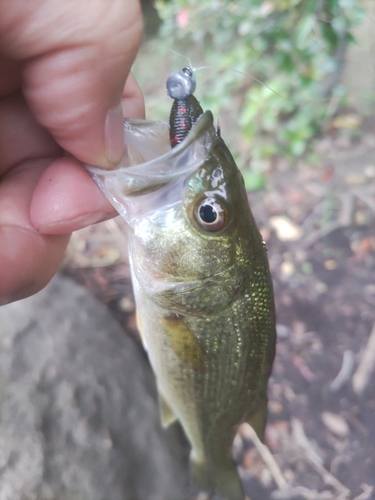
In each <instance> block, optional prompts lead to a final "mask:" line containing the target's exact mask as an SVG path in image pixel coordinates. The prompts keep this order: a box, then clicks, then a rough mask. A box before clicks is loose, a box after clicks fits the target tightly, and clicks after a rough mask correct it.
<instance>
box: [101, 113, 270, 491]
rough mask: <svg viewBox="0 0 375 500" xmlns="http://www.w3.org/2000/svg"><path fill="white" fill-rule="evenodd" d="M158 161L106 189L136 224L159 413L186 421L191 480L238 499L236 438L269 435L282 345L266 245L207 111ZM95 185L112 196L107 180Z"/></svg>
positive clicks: (136, 270) (140, 313)
mask: <svg viewBox="0 0 375 500" xmlns="http://www.w3.org/2000/svg"><path fill="white" fill-rule="evenodd" d="M155 161H156V164H159V169H161V170H160V171H162V174H160V175H159V176H158V175H157V168H158V167H157V166H155V165H156V164H155ZM155 161H154V162H152V161H151V162H150V164H152V165H151V167H150V168H151V170H152V173H151V171H150V172H149V175H146V170H145V168H146V167H145V165H146V164H144V166H143V167H142V168H143V170H142V172H141V174H140V175H138V177H137V175H135V174H132V173H131V172H130V171H131V170H132V169H133V172H136V170H134V169H137V168H138V167H130V168H129V169H128V172H130V174H127V175H128V177H129V178H127V179H125V180H124V179H123V180H121V182H118V184H120V185H121V189H120V191H119V192H118V193H117V195H116V196H114V195H113V191H111V193H110V194H111V196H112V201H113V199H114V198H115V206H116V207H117V208H119V207H118V205H119V204H121V205H122V211H123V215H124V217H125V219H126V220H127V221H128V224H129V229H130V234H129V245H130V256H131V259H130V263H131V269H132V278H133V286H134V293H135V299H136V304H137V317H138V324H139V328H140V331H141V334H142V338H143V342H144V345H145V347H146V349H147V351H148V355H149V359H150V362H151V365H152V368H153V370H154V373H155V375H156V380H157V386H158V390H159V393H160V400H161V411H162V420H163V423H164V424H165V425H168V424H169V423H171V422H172V421H173V420H174V419H175V418H177V419H179V421H180V422H181V424H182V426H183V428H184V431H185V433H186V435H187V437H188V439H189V441H190V443H191V447H192V451H191V472H192V476H193V479H194V480H195V481H196V482H197V483H198V484H199V485H201V486H202V487H204V488H208V489H212V490H215V491H217V492H218V493H219V494H221V495H222V496H223V497H224V498H226V499H227V500H242V499H243V493H242V489H241V484H240V480H239V476H238V473H237V469H236V466H235V464H234V462H233V459H232V454H231V450H232V444H233V439H234V436H235V433H236V429H237V427H238V426H239V424H241V423H242V422H249V423H250V424H251V425H252V426H253V427H254V429H255V430H256V432H257V433H258V435H259V436H260V438H261V439H262V438H263V432H264V427H265V423H266V416H267V381H268V378H269V375H270V372H271V368H272V362H273V358H274V350H275V312H274V302H273V291H272V282H271V277H270V273H269V266H268V260H267V256H266V251H265V247H264V243H263V241H262V238H261V235H260V233H259V230H258V228H257V226H256V223H255V221H254V218H253V215H252V213H251V210H250V208H249V204H248V200H247V194H246V191H245V187H244V183H243V178H242V175H241V173H240V171H239V170H238V168H237V166H236V165H235V162H234V160H233V158H232V156H231V154H230V152H229V150H228V149H227V147H226V145H225V143H224V141H223V140H222V139H221V138H220V137H219V136H217V135H216V133H215V130H214V126H213V119H212V115H211V113H210V112H206V113H204V114H203V115H202V116H201V117H200V118H199V119H198V121H197V123H196V124H195V125H194V126H193V128H192V130H191V132H190V133H189V136H188V138H187V139H185V140H184V141H183V142H182V143H181V144H180V145H178V146H177V147H176V148H175V149H174V150H173V151H170V152H169V153H166V154H165V155H164V156H162V157H161V158H159V159H156V160H155ZM168 162H169V164H170V165H171V168H170V169H168V168H167V167H166V164H168ZM160 165H162V167H160ZM122 170H123V171H125V170H126V169H122ZM129 179H131V180H129ZM97 180H98V179H97ZM99 185H101V187H102V189H103V190H104V192H107V195H108V192H109V191H108V183H107V187H106V185H105V182H104V183H103V181H99ZM121 197H122V198H121ZM120 198H121V200H120ZM116 203H117V205H116ZM124 207H125V208H124Z"/></svg>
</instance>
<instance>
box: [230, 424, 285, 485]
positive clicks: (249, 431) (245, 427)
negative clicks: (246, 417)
mask: <svg viewBox="0 0 375 500" xmlns="http://www.w3.org/2000/svg"><path fill="white" fill-rule="evenodd" d="M239 432H240V434H241V436H242V437H243V438H245V439H250V440H251V441H252V442H253V443H254V446H255V448H256V449H257V451H258V452H259V455H260V456H261V457H262V459H263V461H264V463H265V464H266V465H267V467H268V468H269V470H270V472H271V475H272V477H273V479H274V481H275V483H276V484H277V486H278V488H279V489H282V488H285V487H286V486H287V484H288V483H287V481H286V479H285V477H284V476H283V473H282V472H281V469H280V467H279V466H278V464H277V462H276V460H275V459H274V458H273V456H272V454H271V452H270V450H269V449H268V447H267V446H266V445H265V444H263V443H262V442H261V440H260V439H259V438H258V436H257V434H256V432H255V431H254V429H253V428H252V427H251V426H250V425H249V424H247V423H243V424H242V425H241V427H240V429H239Z"/></svg>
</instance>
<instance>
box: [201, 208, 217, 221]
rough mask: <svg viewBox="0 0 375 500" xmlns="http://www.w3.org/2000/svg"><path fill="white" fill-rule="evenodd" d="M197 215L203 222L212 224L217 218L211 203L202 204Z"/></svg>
mask: <svg viewBox="0 0 375 500" xmlns="http://www.w3.org/2000/svg"><path fill="white" fill-rule="evenodd" d="M199 217H200V218H201V219H202V221H203V222H206V223H207V224H212V222H215V221H216V219H217V212H216V210H215V209H214V207H213V206H212V205H202V206H201V207H200V209H199Z"/></svg>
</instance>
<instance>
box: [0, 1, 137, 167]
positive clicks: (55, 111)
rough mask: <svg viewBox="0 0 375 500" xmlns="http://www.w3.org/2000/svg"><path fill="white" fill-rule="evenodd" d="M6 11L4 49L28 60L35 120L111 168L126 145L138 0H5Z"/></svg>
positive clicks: (76, 151) (1, 23)
mask: <svg viewBox="0 0 375 500" xmlns="http://www.w3.org/2000/svg"><path fill="white" fill-rule="evenodd" d="M21 4H22V5H21ZM0 11H1V13H2V15H1V16H0V18H1V19H0V32H1V33H2V35H0V44H1V46H2V49H1V50H2V51H3V52H4V53H5V54H6V56H8V57H11V58H13V59H16V60H21V61H23V62H24V70H23V93H24V95H25V98H26V100H27V102H28V105H29V106H30V108H31V110H32V112H33V114H34V116H35V118H36V120H37V121H38V122H39V123H40V124H41V125H43V126H44V127H45V128H47V129H48V130H49V131H50V133H51V134H52V135H53V137H54V139H55V140H56V141H57V143H58V144H59V145H60V146H62V147H63V148H64V149H65V150H67V151H68V152H69V153H71V154H73V155H74V156H75V157H76V158H78V159H79V160H81V161H82V162H85V163H90V164H93V165H97V166H100V167H103V168H111V167H112V166H113V165H114V164H115V163H117V162H118V161H119V160H120V158H121V156H122V153H123V148H124V137H123V116H122V110H121V97H122V94H123V88H124V84H125V81H126V79H127V77H128V75H129V71H130V68H131V65H132V63H133V60H134V58H135V55H136V52H137V49H138V46H139V43H140V38H141V32H142V19H141V11H140V7H139V3H138V1H136V0H106V1H105V2H103V0H80V1H79V2H77V1H75V0H65V1H64V2H50V1H49V0H29V1H28V2H24V1H21V0H13V1H12V2H7V0H0ZM133 88H134V84H133ZM130 94H131V91H130V92H128V95H130ZM126 96H127V92H126V89H125V93H124V98H125V99H126ZM132 98H133V100H134V98H135V99H138V100H139V101H140V102H141V103H142V98H141V96H140V95H139V94H138V95H137V96H136V97H134V93H133V95H132ZM125 108H126V104H125ZM132 108H133V109H134V103H133V104H132ZM138 109H142V104H140V105H139V106H138Z"/></svg>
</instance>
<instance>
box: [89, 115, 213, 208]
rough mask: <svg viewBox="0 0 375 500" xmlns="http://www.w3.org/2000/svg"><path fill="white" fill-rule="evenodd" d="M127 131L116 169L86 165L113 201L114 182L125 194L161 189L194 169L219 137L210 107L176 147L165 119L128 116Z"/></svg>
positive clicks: (124, 195) (139, 193)
mask: <svg viewBox="0 0 375 500" xmlns="http://www.w3.org/2000/svg"><path fill="white" fill-rule="evenodd" d="M124 131H125V144H126V153H125V155H124V157H123V158H122V160H121V162H120V163H119V164H118V165H117V166H116V168H115V169H113V170H104V169H102V168H98V167H95V166H92V165H86V168H87V169H88V170H89V172H90V173H91V175H92V177H93V179H94V180H95V182H96V183H97V184H98V185H99V187H100V188H101V189H102V190H103V192H104V194H106V196H107V197H108V199H109V200H110V201H111V202H113V195H114V188H115V186H118V187H119V188H120V193H121V197H122V198H123V197H128V196H131V197H133V196H138V195H143V194H145V193H147V192H151V191H155V190H157V189H160V188H161V187H162V186H165V185H166V184H168V183H170V182H171V181H173V180H174V179H176V178H178V177H180V176H184V175H188V174H190V173H192V172H194V171H195V170H196V169H197V168H198V167H199V166H200V165H201V164H202V162H203V161H204V158H205V157H206V156H207V152H208V151H209V150H210V149H211V147H212V143H213V141H215V139H216V133H215V129H214V125H213V116H212V113H211V111H206V112H204V113H203V114H202V115H201V116H200V117H199V118H198V120H197V121H196V122H195V124H194V125H193V127H192V129H191V130H190V132H189V134H188V135H187V137H186V138H185V139H184V140H183V141H182V142H181V144H179V145H178V146H176V147H175V148H173V149H171V148H170V142H169V129H168V126H167V124H166V123H165V122H155V121H148V120H126V121H125V122H124ZM146 139H147V140H146ZM145 143H146V144H147V147H146V146H145ZM117 194H118V193H117ZM116 199H118V196H117V197H116Z"/></svg>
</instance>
